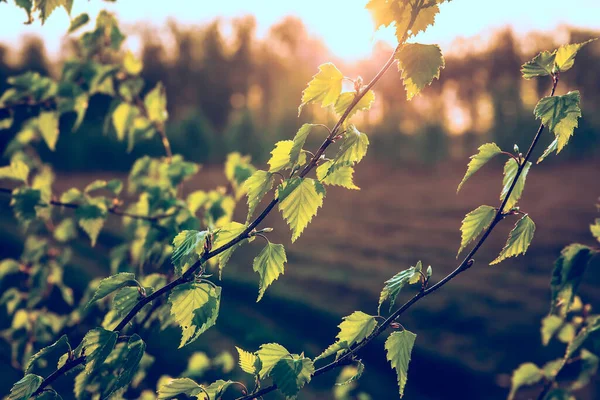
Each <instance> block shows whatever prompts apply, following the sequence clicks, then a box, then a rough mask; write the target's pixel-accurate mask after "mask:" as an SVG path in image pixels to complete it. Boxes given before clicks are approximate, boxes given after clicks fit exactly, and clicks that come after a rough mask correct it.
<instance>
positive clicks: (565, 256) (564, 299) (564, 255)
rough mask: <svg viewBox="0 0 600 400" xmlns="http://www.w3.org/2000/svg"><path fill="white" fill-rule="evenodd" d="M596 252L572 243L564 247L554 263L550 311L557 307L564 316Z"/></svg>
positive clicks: (555, 310) (555, 309) (554, 310)
mask: <svg viewBox="0 0 600 400" xmlns="http://www.w3.org/2000/svg"><path fill="white" fill-rule="evenodd" d="M595 253H596V252H595V251H594V250H592V249H591V248H589V247H588V246H585V245H582V244H578V243H574V244H571V245H569V246H567V247H565V248H564V249H563V250H562V251H561V253H560V257H559V258H558V259H557V260H556V262H555V264H554V270H553V271H552V281H551V282H550V288H551V291H552V296H551V299H552V301H551V304H550V312H551V313H556V312H557V309H559V314H560V315H561V316H563V317H564V316H566V314H567V311H568V310H569V307H571V304H572V303H573V299H574V297H575V293H576V292H577V289H578V288H579V284H580V283H581V281H582V279H583V274H584V273H585V270H586V268H587V267H588V265H589V263H590V261H591V260H592V257H593V256H594V254H595Z"/></svg>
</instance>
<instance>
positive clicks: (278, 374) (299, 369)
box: [271, 355, 315, 399]
mask: <svg viewBox="0 0 600 400" xmlns="http://www.w3.org/2000/svg"><path fill="white" fill-rule="evenodd" d="M314 372H315V366H314V365H313V362H312V361H311V359H310V358H305V357H300V356H297V355H293V356H291V357H284V358H282V359H280V360H279V361H278V362H277V364H275V366H274V367H273V370H272V371H271V376H272V377H273V382H274V383H275V384H276V385H277V389H279V391H280V392H281V393H283V394H284V395H285V396H286V398H287V399H295V398H296V395H297V394H298V392H299V391H300V389H302V388H303V387H304V385H306V384H307V383H308V382H310V378H311V377H312V374H313V373H314Z"/></svg>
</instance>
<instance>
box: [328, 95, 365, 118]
mask: <svg viewBox="0 0 600 400" xmlns="http://www.w3.org/2000/svg"><path fill="white" fill-rule="evenodd" d="M357 95H358V94H357V93H355V92H344V93H342V94H340V97H338V99H337V101H336V102H335V107H334V110H335V113H336V114H337V115H339V116H340V117H341V116H342V115H344V113H345V112H347V114H348V116H347V117H346V120H349V119H350V118H352V116H353V115H354V114H356V113H357V112H358V111H368V110H370V109H371V106H372V105H373V103H374V102H375V93H374V92H373V91H372V90H368V91H367V92H366V93H365V94H364V95H363V96H362V97H361V98H360V99H359V100H358V102H357V103H356V105H355V106H354V107H352V109H351V110H348V107H350V104H352V102H353V101H355V99H356V96H357Z"/></svg>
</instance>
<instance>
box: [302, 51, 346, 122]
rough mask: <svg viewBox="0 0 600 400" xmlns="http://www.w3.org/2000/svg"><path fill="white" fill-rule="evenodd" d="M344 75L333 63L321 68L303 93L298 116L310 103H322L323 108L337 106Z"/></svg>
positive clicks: (323, 65)
mask: <svg viewBox="0 0 600 400" xmlns="http://www.w3.org/2000/svg"><path fill="white" fill-rule="evenodd" d="M343 79H344V75H343V74H342V73H341V72H340V71H339V70H338V69H337V68H336V67H335V65H333V64H332V63H326V64H322V65H320V66H319V72H318V73H317V74H316V75H314V76H313V79H312V80H311V81H310V82H309V83H308V86H307V87H306V89H304V91H303V92H302V103H301V104H300V107H298V116H300V113H301V112H302V108H303V107H304V106H305V105H306V104H309V103H321V107H328V106H332V105H334V104H335V102H336V100H337V98H338V96H339V95H340V93H341V91H342V80H343Z"/></svg>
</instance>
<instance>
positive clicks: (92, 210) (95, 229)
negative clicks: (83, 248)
mask: <svg viewBox="0 0 600 400" xmlns="http://www.w3.org/2000/svg"><path fill="white" fill-rule="evenodd" d="M106 214H107V211H106V205H104V203H102V202H95V203H89V204H83V205H81V206H79V207H78V208H77V210H76V211H75V215H76V216H77V221H78V223H79V226H80V227H81V229H83V230H84V232H85V233H87V234H88V236H89V237H90V241H91V243H92V247H93V246H95V245H96V240H97V239H98V235H99V234H100V231H101V230H102V227H103V226H104V222H105V221H106Z"/></svg>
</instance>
